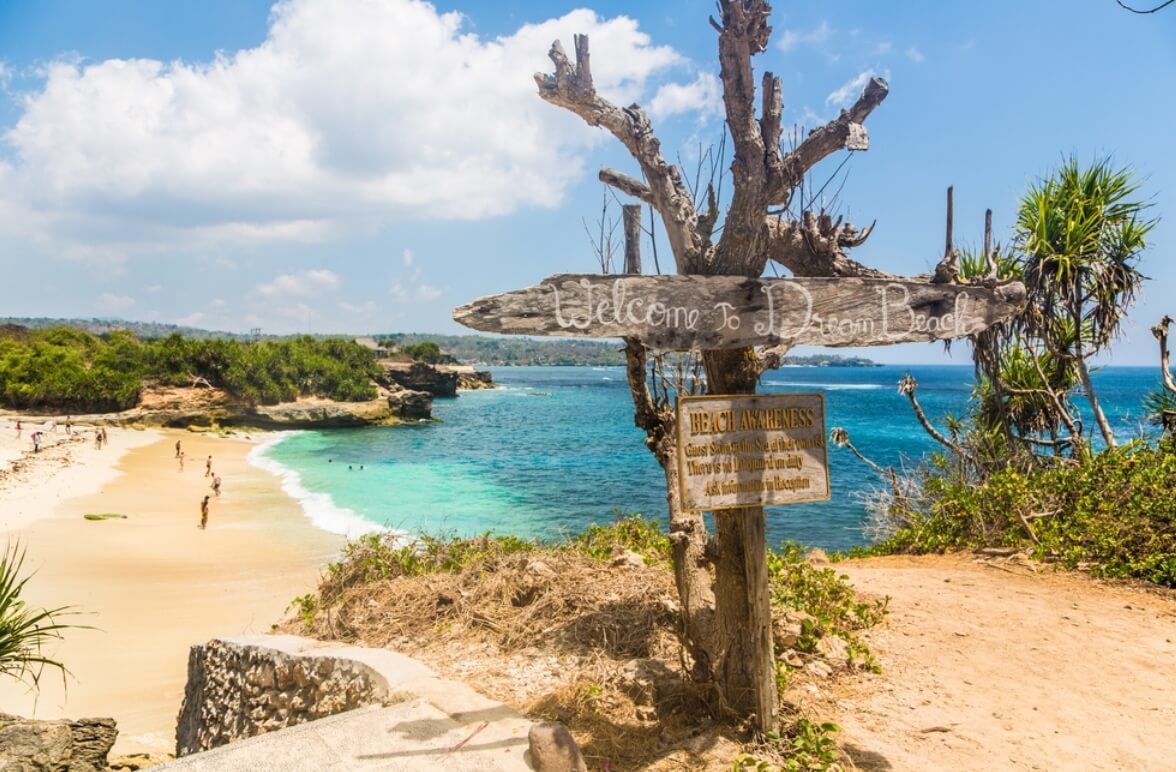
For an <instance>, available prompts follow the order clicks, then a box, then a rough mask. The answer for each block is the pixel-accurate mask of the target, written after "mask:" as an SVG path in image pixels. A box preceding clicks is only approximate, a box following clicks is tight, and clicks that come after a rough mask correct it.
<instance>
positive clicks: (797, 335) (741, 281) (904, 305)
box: [453, 274, 1025, 351]
mask: <svg viewBox="0 0 1176 772" xmlns="http://www.w3.org/2000/svg"><path fill="white" fill-rule="evenodd" d="M1024 306H1025V287H1024V285H1023V284H1021V283H1020V282H1003V283H1000V284H996V285H994V286H992V287H981V286H972V285H962V284H934V283H931V282H923V281H906V280H901V281H900V280H891V279H862V278H838V279H832V278H813V279H750V278H745V277H738V276H624V275H623V276H607V275H593V274H557V275H555V276H551V277H548V278H547V279H544V280H543V282H542V283H541V284H539V285H537V286H535V287H529V288H527V289H524V290H516V291H514V292H507V293H504V294H501V295H492V296H490V297H485V298H479V299H478V300H475V301H474V302H472V303H470V304H468V305H465V306H461V307H459V308H457V309H456V310H455V311H454V312H453V318H454V319H455V320H457V321H458V322H460V323H461V324H464V325H465V326H467V327H471V328H473V329H475V330H482V331H483V332H499V333H508V334H515V335H562V336H568V337H579V338H621V337H627V336H632V337H636V338H639V339H640V340H641V341H642V342H643V343H644V344H645V345H646V346H647V347H649V348H651V349H654V350H657V351H688V350H691V349H698V348H705V349H721V348H738V347H742V346H753V345H765V344H774V343H790V344H796V343H809V344H813V345H817V346H879V345H887V344H892V343H911V342H918V341H933V340H944V339H948V338H960V337H964V336H966V335H972V334H974V333H977V332H981V331H982V330H984V329H987V328H988V327H989V326H991V325H993V324H995V323H996V322H999V321H1001V320H1003V319H1007V318H1008V317H1010V316H1012V315H1013V314H1015V313H1016V312H1018V311H1019V310H1020V309H1022V308H1024Z"/></svg>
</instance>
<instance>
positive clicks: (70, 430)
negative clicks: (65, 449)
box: [65, 415, 73, 434]
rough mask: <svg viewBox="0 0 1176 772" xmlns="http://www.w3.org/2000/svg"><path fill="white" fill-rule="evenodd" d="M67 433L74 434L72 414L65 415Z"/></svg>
mask: <svg viewBox="0 0 1176 772" xmlns="http://www.w3.org/2000/svg"><path fill="white" fill-rule="evenodd" d="M65 433H66V434H73V416H71V415H67V416H66V417H65Z"/></svg>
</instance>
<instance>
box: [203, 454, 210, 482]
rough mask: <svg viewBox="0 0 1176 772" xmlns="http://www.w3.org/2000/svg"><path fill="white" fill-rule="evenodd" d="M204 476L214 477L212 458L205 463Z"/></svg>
mask: <svg viewBox="0 0 1176 772" xmlns="http://www.w3.org/2000/svg"><path fill="white" fill-rule="evenodd" d="M204 476H205V477H212V456H209V457H208V460H207V461H205V462H204Z"/></svg>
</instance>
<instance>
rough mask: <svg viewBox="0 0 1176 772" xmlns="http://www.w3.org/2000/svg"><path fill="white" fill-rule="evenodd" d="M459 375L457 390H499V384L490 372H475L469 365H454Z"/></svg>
mask: <svg viewBox="0 0 1176 772" xmlns="http://www.w3.org/2000/svg"><path fill="white" fill-rule="evenodd" d="M452 369H453V370H454V372H456V373H457V388H459V389H466V390H469V391H475V390H477V389H497V388H498V384H496V383H495V382H494V377H493V376H492V375H491V374H490V372H489V371H488V370H475V369H474V368H472V367H470V366H468V365H453V366H452Z"/></svg>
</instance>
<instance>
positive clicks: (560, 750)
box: [527, 721, 588, 772]
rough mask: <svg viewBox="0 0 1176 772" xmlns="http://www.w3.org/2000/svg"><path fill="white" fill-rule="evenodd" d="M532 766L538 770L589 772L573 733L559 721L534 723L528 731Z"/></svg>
mask: <svg viewBox="0 0 1176 772" xmlns="http://www.w3.org/2000/svg"><path fill="white" fill-rule="evenodd" d="M527 739H528V740H529V741H530V743H531V748H530V750H529V753H530V754H531V766H533V767H534V768H535V769H536V770H537V772H588V765H587V764H585V763H584V756H583V755H582V754H581V753H580V748H579V746H577V745H576V741H575V740H574V739H572V733H571V732H569V731H568V728H567V727H566V726H564V725H563V724H561V723H559V722H558V721H543V722H541V723H538V724H534V725H533V726H532V727H531V731H529V732H528V733H527Z"/></svg>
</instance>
